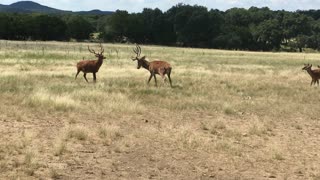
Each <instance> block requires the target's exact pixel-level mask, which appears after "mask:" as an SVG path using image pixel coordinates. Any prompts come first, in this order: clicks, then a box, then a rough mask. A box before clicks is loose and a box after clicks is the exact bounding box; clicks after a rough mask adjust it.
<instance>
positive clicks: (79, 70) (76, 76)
mask: <svg viewBox="0 0 320 180" xmlns="http://www.w3.org/2000/svg"><path fill="white" fill-rule="evenodd" d="M79 73H80V70H78V72H77V74H76V77H75V78H74V79H77V76H78V74H79Z"/></svg>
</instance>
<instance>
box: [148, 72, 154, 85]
mask: <svg viewBox="0 0 320 180" xmlns="http://www.w3.org/2000/svg"><path fill="white" fill-rule="evenodd" d="M152 76H153V75H152V73H150V77H149V80H148V84H149V82H150V80H151V79H152Z"/></svg>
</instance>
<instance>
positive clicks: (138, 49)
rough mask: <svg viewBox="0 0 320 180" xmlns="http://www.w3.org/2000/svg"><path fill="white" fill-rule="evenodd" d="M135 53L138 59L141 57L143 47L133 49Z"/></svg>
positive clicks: (137, 46)
mask: <svg viewBox="0 0 320 180" xmlns="http://www.w3.org/2000/svg"><path fill="white" fill-rule="evenodd" d="M133 52H134V53H135V54H136V55H137V57H139V56H140V54H141V47H140V46H139V45H138V44H136V48H133Z"/></svg>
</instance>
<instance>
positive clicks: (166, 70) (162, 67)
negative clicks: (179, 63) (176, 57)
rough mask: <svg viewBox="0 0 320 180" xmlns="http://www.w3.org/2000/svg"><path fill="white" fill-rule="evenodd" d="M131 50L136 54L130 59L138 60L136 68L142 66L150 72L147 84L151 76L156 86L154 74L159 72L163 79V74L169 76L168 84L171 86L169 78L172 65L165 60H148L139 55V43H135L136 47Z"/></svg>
mask: <svg viewBox="0 0 320 180" xmlns="http://www.w3.org/2000/svg"><path fill="white" fill-rule="evenodd" d="M133 52H134V53H135V54H136V57H132V60H133V61H137V62H138V66H137V69H140V68H141V66H142V67H143V68H145V69H146V70H148V71H149V72H150V77H149V80H148V84H149V82H150V80H151V79H152V77H154V81H155V83H156V86H157V79H156V74H159V75H160V76H161V77H162V78H163V79H165V75H167V76H168V78H169V82H170V86H171V87H172V82H171V78H170V74H171V70H172V67H171V65H170V64H169V63H168V62H166V61H151V62H149V61H147V60H146V56H143V57H140V54H141V47H140V46H139V45H136V48H134V49H133Z"/></svg>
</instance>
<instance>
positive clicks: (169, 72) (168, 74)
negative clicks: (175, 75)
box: [167, 70, 172, 87]
mask: <svg viewBox="0 0 320 180" xmlns="http://www.w3.org/2000/svg"><path fill="white" fill-rule="evenodd" d="M170 74H171V70H170V71H168V73H167V76H168V79H169V82H170V86H171V87H172V81H171V77H170Z"/></svg>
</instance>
